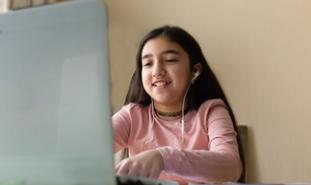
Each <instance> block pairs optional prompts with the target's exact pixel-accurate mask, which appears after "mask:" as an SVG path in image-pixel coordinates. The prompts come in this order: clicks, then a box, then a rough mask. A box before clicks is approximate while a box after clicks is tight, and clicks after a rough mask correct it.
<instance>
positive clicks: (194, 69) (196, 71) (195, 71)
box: [191, 63, 202, 77]
mask: <svg viewBox="0 0 311 185" xmlns="http://www.w3.org/2000/svg"><path fill="white" fill-rule="evenodd" d="M191 71H192V74H193V76H196V77H197V76H199V75H200V74H201V72H202V64H201V63H197V64H195V65H194V66H193V67H192V70H191Z"/></svg>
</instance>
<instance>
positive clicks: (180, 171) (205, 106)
mask: <svg viewBox="0 0 311 185" xmlns="http://www.w3.org/2000/svg"><path fill="white" fill-rule="evenodd" d="M112 120H113V128H114V140H115V142H114V145H115V151H116V152H117V151H119V150H120V149H122V148H128V151H129V156H133V155H135V154H138V153H140V152H142V151H145V150H149V149H155V148H156V149H157V150H158V151H160V153H161V155H162V158H163V163H164V171H162V173H161V175H160V177H159V178H160V179H170V180H175V181H178V182H180V183H181V184H184V183H185V182H205V183H206V182H226V181H237V180H238V179H239V177H240V175H241V171H242V164H241V160H240V155H239V150H238V144H237V139H236V135H237V134H236V132H235V130H234V127H233V123H232V120H231V118H230V116H229V113H228V111H227V108H226V106H225V104H224V103H223V101H222V100H220V99H212V100H207V101H205V102H204V103H202V105H201V106H200V107H199V109H198V110H193V111H190V112H188V113H187V114H186V115H185V118H184V121H185V127H184V129H185V132H184V141H183V142H181V118H178V119H176V120H171V121H167V120H162V119H161V118H160V117H158V116H157V115H156V114H154V116H153V112H152V107H151V106H142V105H139V104H134V103H130V104H128V105H125V106H123V107H122V108H121V109H120V110H119V111H118V112H117V113H115V114H114V115H113V117H112Z"/></svg>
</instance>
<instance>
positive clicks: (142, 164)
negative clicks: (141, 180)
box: [115, 150, 164, 178]
mask: <svg viewBox="0 0 311 185" xmlns="http://www.w3.org/2000/svg"><path fill="white" fill-rule="evenodd" d="M163 166H164V165H163V159H162V156H161V154H160V152H159V151H158V150H148V151H144V152H142V153H139V154H137V155H135V156H133V157H130V158H127V159H124V160H122V161H121V162H119V163H118V164H117V165H116V168H115V169H116V173H117V174H120V175H132V176H144V177H149V178H158V177H159V175H160V173H161V171H162V170H163V168H164V167H163Z"/></svg>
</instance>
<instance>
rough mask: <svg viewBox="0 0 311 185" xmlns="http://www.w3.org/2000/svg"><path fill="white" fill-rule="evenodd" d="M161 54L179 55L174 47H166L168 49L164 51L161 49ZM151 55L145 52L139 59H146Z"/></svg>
mask: <svg viewBox="0 0 311 185" xmlns="http://www.w3.org/2000/svg"><path fill="white" fill-rule="evenodd" d="M163 54H176V55H179V54H180V52H179V51H177V50H175V49H168V50H165V51H163V52H162V53H161V55H163ZM151 56H152V54H146V55H144V56H142V57H141V59H142V60H143V59H147V58H150V57H151Z"/></svg>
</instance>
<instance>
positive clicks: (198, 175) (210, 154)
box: [158, 106, 242, 183]
mask: <svg viewBox="0 0 311 185" xmlns="http://www.w3.org/2000/svg"><path fill="white" fill-rule="evenodd" d="M207 115H208V116H207V117H208V118H207V130H208V137H209V143H208V145H209V149H207V150H183V149H177V148H174V147H169V146H168V147H162V148H158V151H159V152H160V153H161V155H162V158H163V162H164V170H165V172H166V173H168V174H170V175H176V176H180V177H183V178H186V179H189V181H197V182H203V183H204V182H216V183H217V182H227V181H237V180H238V179H239V177H240V175H241V172H242V164H241V160H240V155H239V150H238V144H237V139H236V135H237V134H236V132H235V130H234V127H233V123H232V120H231V118H230V116H229V113H228V111H227V109H226V108H225V107H224V106H216V107H213V108H212V109H211V110H210V111H209V113H208V114H207Z"/></svg>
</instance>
